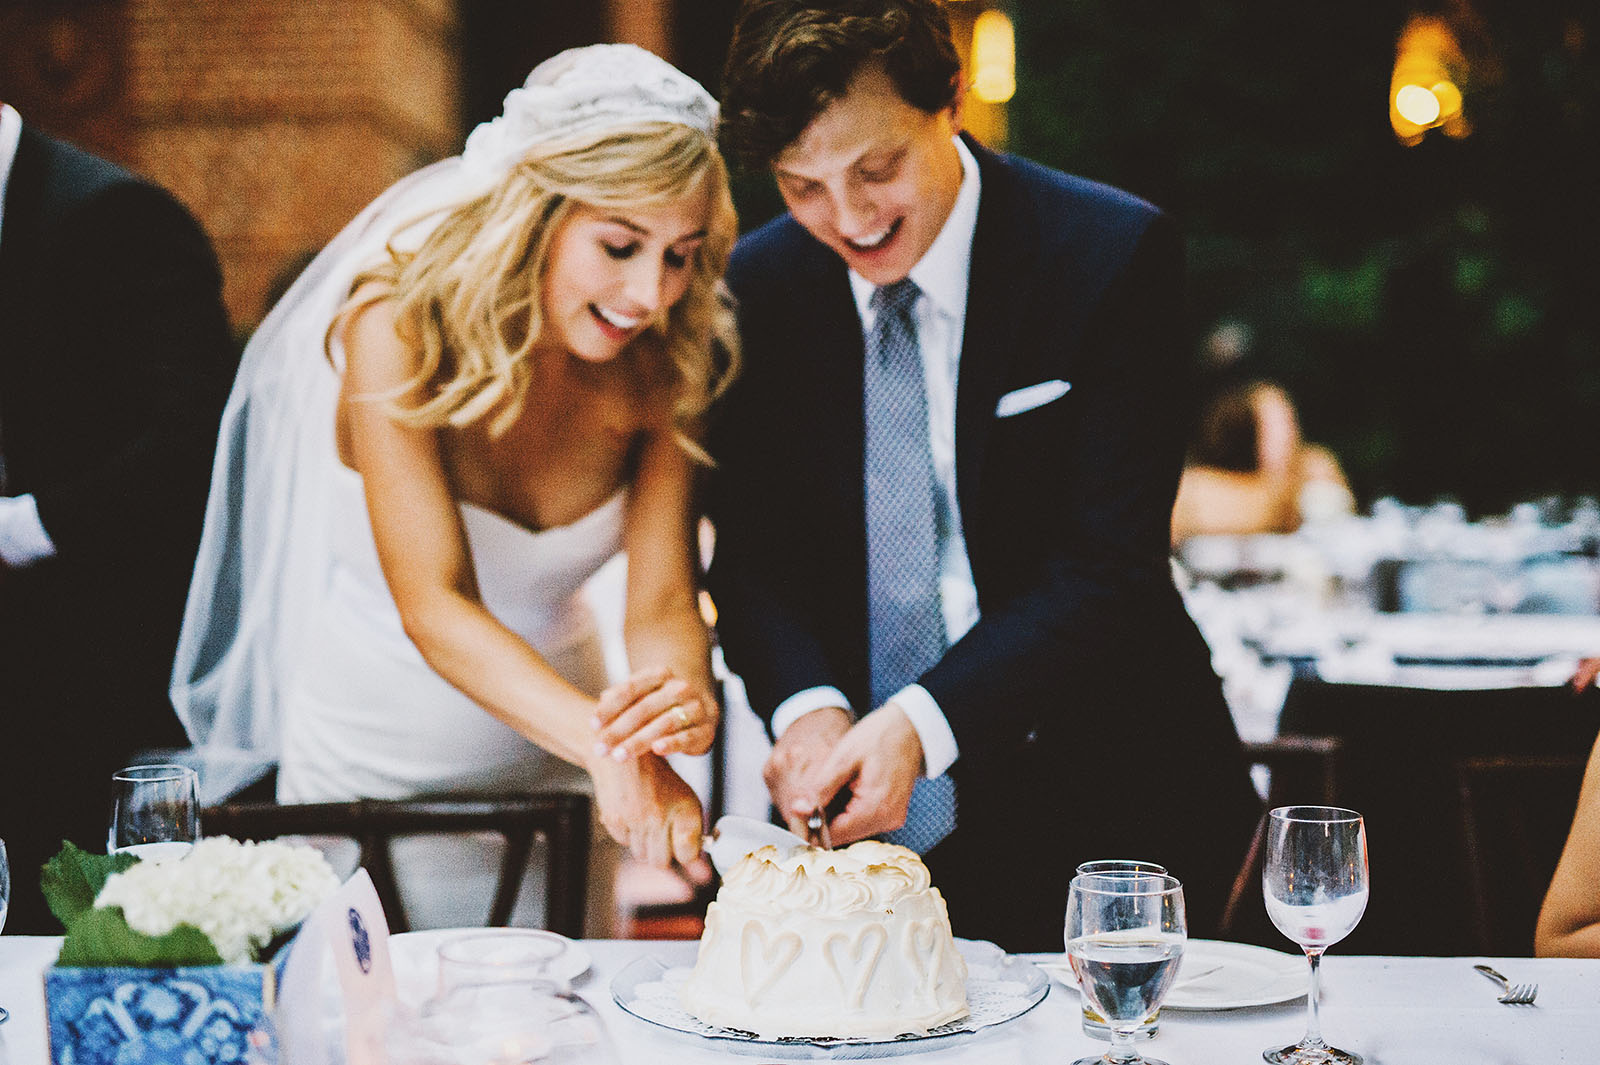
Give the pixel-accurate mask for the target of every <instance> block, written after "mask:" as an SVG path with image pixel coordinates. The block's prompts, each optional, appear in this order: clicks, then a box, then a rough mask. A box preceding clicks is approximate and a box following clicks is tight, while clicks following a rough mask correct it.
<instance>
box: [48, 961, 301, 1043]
mask: <svg viewBox="0 0 1600 1065" xmlns="http://www.w3.org/2000/svg"><path fill="white" fill-rule="evenodd" d="M287 953H288V952H287V951H283V952H281V953H280V955H279V956H280V958H281V957H283V956H284V955H286V954H287ZM278 975H280V974H278V973H277V972H275V969H274V966H272V965H261V964H250V965H207V966H197V967H193V968H177V969H141V968H70V967H68V968H63V967H60V966H54V967H51V968H50V969H48V970H46V972H45V1002H46V1006H47V1010H48V1014H49V1035H50V1061H51V1065H145V1063H149V1065H158V1063H159V1065H211V1063H213V1062H237V1063H239V1065H246V1063H256V1062H259V1063H269V1062H275V1061H277V1050H276V1046H275V1040H274V1038H273V1030H272V1023H271V1013H272V1008H273V1001H274V997H275V992H276V985H277V976H278Z"/></svg>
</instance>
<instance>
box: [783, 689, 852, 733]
mask: <svg viewBox="0 0 1600 1065" xmlns="http://www.w3.org/2000/svg"><path fill="white" fill-rule="evenodd" d="M825 706H842V707H844V709H845V712H846V713H848V714H849V715H850V716H851V717H852V718H853V717H855V711H854V710H852V709H851V708H850V700H849V699H846V698H845V697H844V692H842V691H840V690H839V689H838V688H834V687H828V686H823V687H818V688H807V689H806V690H805V691H800V692H795V693H794V694H793V695H791V696H789V698H787V699H785V700H784V701H783V702H781V703H779V704H778V708H777V709H776V710H774V711H773V712H772V735H773V736H774V737H778V736H782V735H783V734H784V732H785V731H786V730H787V729H788V728H789V726H790V725H792V724H794V723H795V722H796V721H799V720H800V719H801V718H802V717H805V716H806V715H807V714H809V713H811V711H813V710H821V709H822V708H823V707H825Z"/></svg>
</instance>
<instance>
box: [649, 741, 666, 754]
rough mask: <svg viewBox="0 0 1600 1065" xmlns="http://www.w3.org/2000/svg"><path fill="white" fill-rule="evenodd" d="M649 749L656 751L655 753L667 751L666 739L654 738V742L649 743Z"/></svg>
mask: <svg viewBox="0 0 1600 1065" xmlns="http://www.w3.org/2000/svg"><path fill="white" fill-rule="evenodd" d="M650 749H651V750H652V751H654V752H656V753H657V754H666V753H667V741H666V740H656V742H654V743H652V744H651V745H650Z"/></svg>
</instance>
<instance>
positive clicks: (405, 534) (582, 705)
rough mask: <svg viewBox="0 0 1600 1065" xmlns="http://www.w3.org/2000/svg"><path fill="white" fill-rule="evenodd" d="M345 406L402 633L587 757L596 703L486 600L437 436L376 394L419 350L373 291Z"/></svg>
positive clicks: (353, 331)
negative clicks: (392, 410) (397, 414)
mask: <svg viewBox="0 0 1600 1065" xmlns="http://www.w3.org/2000/svg"><path fill="white" fill-rule="evenodd" d="M343 340H344V350H345V373H344V381H343V386H342V391H341V395H340V406H341V409H342V410H343V412H344V421H343V425H344V427H345V430H346V433H347V436H346V437H345V441H344V442H345V444H346V451H347V454H348V455H349V457H350V461H351V464H352V465H353V466H354V467H355V469H356V471H357V472H358V473H360V474H361V477H362V481H363V483H364V485H365V490H366V502H367V511H368V513H369V514H370V516H371V519H372V533H373V538H374V540H375V541H376V544H377V549H378V560H379V562H380V563H381V564H382V566H383V575H384V578H385V580H386V581H387V582H388V585H389V590H390V592H391V593H392V594H393V596H394V601H395V605H396V606H397V607H399V611H400V619H401V622H402V623H403V625H404V627H405V631H406V635H407V636H409V637H410V638H411V641H412V642H413V643H414V644H416V646H417V649H418V651H420V652H421V653H422V657H423V658H424V659H425V660H426V661H427V663H428V665H429V666H430V667H432V668H433V670H434V671H435V672H437V673H438V674H439V675H440V676H441V677H443V678H444V679H445V680H447V681H449V682H450V683H451V684H452V685H454V686H455V687H457V688H459V689H460V690H461V691H463V692H464V693H466V694H467V695H468V696H469V697H471V698H472V699H473V701H475V702H476V703H478V705H479V706H482V707H483V708H484V709H486V710H487V711H488V712H489V713H491V714H493V715H494V716H495V717H497V718H499V719H500V720H502V721H504V722H505V723H506V724H508V725H510V726H511V727H512V728H514V729H516V730H517V731H518V732H519V733H521V734H522V735H523V736H526V737H527V738H528V739H529V740H531V741H533V742H534V743H536V744H538V745H539V746H540V747H543V748H544V749H545V750H548V751H550V752H552V753H554V754H556V755H559V756H560V757H562V758H564V759H566V760H567V761H569V762H573V763H575V764H577V765H581V766H585V767H587V766H588V765H589V763H590V762H591V761H592V760H593V751H594V732H593V726H592V718H593V715H594V710H595V703H594V700H592V699H591V698H590V697H588V696H587V695H585V694H584V693H583V692H582V691H580V690H578V689H577V688H575V687H573V686H572V685H571V684H569V683H567V681H566V680H565V679H563V678H562V677H561V675H560V674H558V673H557V672H556V671H555V670H554V669H552V668H551V667H550V666H549V664H547V663H546V662H545V660H544V659H543V658H542V657H541V656H540V655H539V653H538V652H536V651H535V650H534V649H533V648H532V647H530V646H529V645H528V644H527V642H526V641H524V640H523V639H522V638H521V637H519V636H517V635H516V634H515V633H513V632H512V631H511V630H510V629H508V628H506V627H505V626H504V625H503V624H501V623H500V622H499V621H498V620H497V619H496V618H495V617H494V615H493V614H491V613H490V612H489V610H488V609H487V608H486V607H485V606H484V605H483V600H482V598H481V596H480V594H479V590H478V585H477V578H476V576H475V574H474V571H473V567H472V558H471V554H470V550H469V548H468V544H467V538H466V532H465V530H464V528H463V526H462V523H461V513H460V510H459V509H458V507H457V505H456V500H455V497H454V494H453V492H452V491H451V487H450V482H449V478H448V477H447V475H446V471H445V465H444V459H443V456H442V454H441V449H440V441H439V439H438V434H437V433H436V432H435V431H433V430H428V429H415V428H409V427H407V426H404V425H401V424H399V423H398V422H396V421H394V420H393V419H392V418H391V417H390V416H389V415H388V413H387V411H386V409H385V408H386V404H385V403H384V402H383V401H382V400H379V399H375V398H373V397H375V396H384V395H389V394H392V392H393V390H394V389H396V388H397V387H399V386H401V385H402V384H403V383H404V382H405V381H406V380H407V379H409V377H410V376H411V374H412V372H413V370H414V367H415V360H416V356H415V354H414V353H413V352H412V351H411V350H410V348H409V347H408V346H407V345H406V344H405V343H403V342H402V340H401V339H400V338H399V337H398V336H397V335H396V332H395V319H394V313H393V305H392V303H390V302H389V301H386V300H380V301H379V302H376V303H372V304H369V305H368V306H366V307H365V308H363V309H362V310H360V311H358V312H357V313H356V314H354V315H353V316H352V317H351V318H350V319H349V320H348V322H347V323H345V326H344V332H343Z"/></svg>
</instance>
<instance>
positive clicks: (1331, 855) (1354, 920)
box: [1261, 806, 1367, 1065]
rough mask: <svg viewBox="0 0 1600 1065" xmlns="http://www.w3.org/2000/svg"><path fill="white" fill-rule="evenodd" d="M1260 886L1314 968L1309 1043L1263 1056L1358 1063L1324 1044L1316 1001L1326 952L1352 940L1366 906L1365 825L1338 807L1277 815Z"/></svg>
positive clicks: (1293, 1061) (1292, 1061) (1291, 1062)
mask: <svg viewBox="0 0 1600 1065" xmlns="http://www.w3.org/2000/svg"><path fill="white" fill-rule="evenodd" d="M1261 889H1262V894H1263V895H1264V896H1265V897H1266V903H1267V916H1269V917H1271V918H1272V923H1273V924H1274V925H1276V926H1277V928H1278V931H1280V932H1282V933H1283V934H1284V935H1286V936H1288V937H1289V938H1290V939H1292V940H1294V941H1295V942H1296V943H1298V944H1300V947H1301V949H1302V950H1304V951H1305V952H1306V958H1307V960H1308V961H1309V963H1310V966H1311V986H1310V987H1309V988H1308V989H1307V991H1306V1035H1305V1038H1304V1039H1302V1040H1300V1042H1298V1043H1294V1044H1291V1045H1289V1046H1286V1047H1270V1048H1268V1049H1267V1050H1266V1051H1264V1052H1263V1053H1262V1055H1261V1056H1262V1057H1263V1058H1265V1059H1266V1060H1267V1061H1270V1062H1273V1063H1274V1065H1361V1056H1360V1055H1359V1054H1352V1053H1351V1052H1349V1051H1347V1050H1340V1049H1338V1048H1337V1047H1331V1046H1329V1045H1328V1044H1327V1043H1325V1042H1323V1039H1322V1028H1321V1024H1320V1023H1319V1021H1318V1019H1317V999H1318V997H1319V993H1320V986H1319V983H1318V977H1319V973H1320V963H1321V961H1322V952H1323V951H1325V950H1327V949H1328V948H1329V947H1331V946H1333V944H1335V943H1337V942H1339V941H1340V940H1341V939H1343V938H1344V937H1345V936H1347V935H1349V934H1350V933H1351V932H1352V931H1353V930H1354V929H1355V927H1356V925H1357V924H1359V923H1360V921H1361V915H1362V914H1363V913H1364V912H1365V911H1366V908H1367V829H1366V822H1365V821H1364V820H1363V819H1362V817H1361V815H1360V814H1358V813H1356V812H1355V811H1354V810H1346V809H1343V808H1341V807H1337V806H1280V807H1279V808H1278V809H1276V810H1273V811H1272V813H1271V814H1270V815H1269V816H1268V818H1267V852H1266V859H1265V862H1264V863H1263V865H1262V869H1261Z"/></svg>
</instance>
